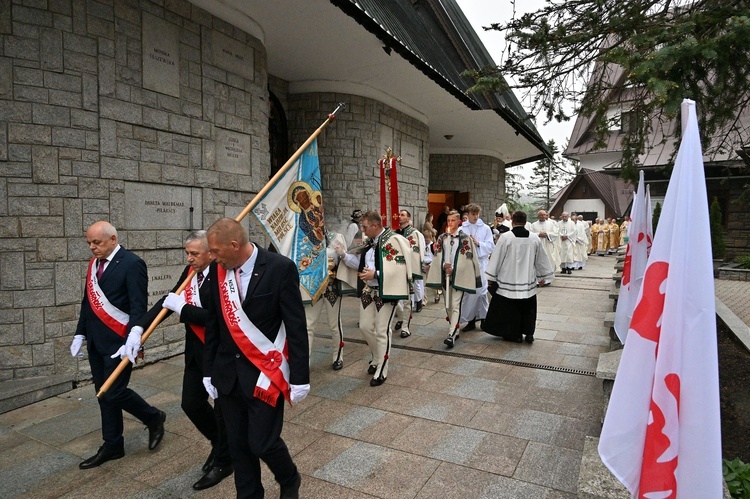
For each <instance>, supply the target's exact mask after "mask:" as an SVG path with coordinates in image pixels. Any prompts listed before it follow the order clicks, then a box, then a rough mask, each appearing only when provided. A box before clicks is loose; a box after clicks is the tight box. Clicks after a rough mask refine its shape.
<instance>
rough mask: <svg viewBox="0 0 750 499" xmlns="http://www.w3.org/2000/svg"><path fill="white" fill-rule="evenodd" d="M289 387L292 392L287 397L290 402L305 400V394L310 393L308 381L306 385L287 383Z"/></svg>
mask: <svg viewBox="0 0 750 499" xmlns="http://www.w3.org/2000/svg"><path fill="white" fill-rule="evenodd" d="M289 388H291V390H292V393H291V394H290V396H289V398H290V399H291V400H292V404H296V403H297V402H302V401H303V400H305V397H307V394H308V393H310V384H309V383H308V384H306V385H289Z"/></svg>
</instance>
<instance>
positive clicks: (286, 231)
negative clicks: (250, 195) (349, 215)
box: [252, 139, 328, 301]
mask: <svg viewBox="0 0 750 499" xmlns="http://www.w3.org/2000/svg"><path fill="white" fill-rule="evenodd" d="M320 189H321V182H320V166H319V164H318V141H317V139H316V140H314V141H313V142H312V143H311V144H310V145H309V146H308V147H307V148H306V149H305V150H304V151H303V152H302V154H301V155H300V156H299V158H297V160H296V161H295V163H294V164H293V165H292V166H291V168H289V170H287V172H286V173H285V174H284V175H283V176H282V177H280V178H279V179H278V180H277V181H276V182H275V183H274V184H273V185H271V186H270V188H269V189H268V191H267V192H266V194H265V195H263V197H262V198H261V199H260V200H259V201H258V204H257V205H256V206H255V208H253V211H252V214H253V216H254V217H255V219H256V220H257V221H258V223H259V224H260V226H261V227H262V228H263V230H264V231H265V233H266V234H267V235H268V237H269V238H270V239H271V242H272V243H273V245H274V246H275V247H276V250H277V251H278V252H279V254H281V255H284V256H286V257H288V258H290V259H291V260H292V261H293V262H294V263H295V264H296V265H297V270H298V271H299V278H300V284H301V286H302V288H303V289H304V290H305V291H307V292H308V294H309V295H310V297H311V298H312V300H313V301H316V300H317V299H318V298H319V297H320V296H321V295H322V294H323V292H324V291H325V285H326V281H327V278H328V259H327V256H326V246H327V243H326V237H325V234H326V231H325V218H324V216H323V195H322V194H321V192H320Z"/></svg>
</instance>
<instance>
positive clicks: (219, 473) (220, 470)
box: [193, 466, 234, 490]
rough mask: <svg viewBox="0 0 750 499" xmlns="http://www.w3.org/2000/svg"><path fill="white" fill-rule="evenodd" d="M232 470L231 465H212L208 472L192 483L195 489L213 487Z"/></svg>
mask: <svg viewBox="0 0 750 499" xmlns="http://www.w3.org/2000/svg"><path fill="white" fill-rule="evenodd" d="M233 472H234V469H232V467H231V466H214V467H213V468H211V469H210V470H208V473H206V474H205V475H203V477H202V478H201V479H200V480H198V481H197V482H195V483H194V484H193V488H194V489H195V490H203V489H208V488H210V487H213V486H214V485H216V484H218V483H219V482H221V481H222V480H224V479H225V478H226V477H228V476H229V475H231V474H232V473H233Z"/></svg>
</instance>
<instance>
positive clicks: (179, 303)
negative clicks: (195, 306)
mask: <svg viewBox="0 0 750 499" xmlns="http://www.w3.org/2000/svg"><path fill="white" fill-rule="evenodd" d="M162 306H163V307H164V308H168V309H169V310H171V311H172V312H175V313H177V315H180V312H182V307H184V306H185V298H183V297H182V296H180V295H176V294H174V293H169V294H168V295H167V297H166V298H164V303H162Z"/></svg>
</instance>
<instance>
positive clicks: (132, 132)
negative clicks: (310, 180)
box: [0, 0, 504, 381]
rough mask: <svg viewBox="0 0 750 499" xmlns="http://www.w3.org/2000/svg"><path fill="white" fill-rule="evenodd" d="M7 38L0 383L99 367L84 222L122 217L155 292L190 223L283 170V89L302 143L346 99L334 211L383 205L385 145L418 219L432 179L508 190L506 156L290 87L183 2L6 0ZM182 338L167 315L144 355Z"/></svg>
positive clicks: (237, 205) (123, 235)
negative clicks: (447, 141) (80, 354)
mask: <svg viewBox="0 0 750 499" xmlns="http://www.w3.org/2000/svg"><path fill="white" fill-rule="evenodd" d="M0 40H1V41H2V43H0V117H1V119H0V381H7V380H12V379H20V378H28V377H34V376H51V375H57V376H61V375H62V376H68V377H69V378H70V379H75V378H86V377H88V372H87V370H88V362H87V361H78V360H76V359H72V358H71V356H70V353H69V345H70V341H71V338H72V336H73V334H74V332H75V329H76V324H77V318H78V311H79V307H80V300H81V297H82V294H83V290H84V278H85V275H86V266H87V262H88V261H89V258H90V256H91V255H90V252H89V250H88V248H87V245H86V244H85V240H84V232H85V230H86V228H87V227H88V226H89V225H90V224H91V223H93V222H94V221H97V220H109V221H110V222H111V223H112V224H113V225H115V226H116V227H117V228H118V230H119V236H120V241H121V243H122V244H123V246H125V247H126V248H128V249H130V250H133V251H134V252H135V253H136V254H138V255H139V256H141V257H142V258H143V259H144V260H145V261H146V263H147V265H148V267H149V280H150V281H149V294H150V296H149V301H150V303H153V302H154V301H156V300H157V299H158V297H159V296H161V295H162V294H164V293H165V292H166V291H168V290H169V289H170V288H171V287H172V286H173V285H174V284H175V281H176V279H177V277H178V276H179V274H180V271H181V269H182V268H183V265H184V252H183V248H182V246H183V242H184V239H185V237H186V236H187V235H188V233H189V231H190V230H191V229H198V228H205V227H206V226H208V225H210V224H211V223H212V222H213V221H215V220H216V219H218V218H220V217H223V216H230V217H234V216H236V215H237V214H238V213H239V212H240V211H241V209H242V208H244V207H245V206H246V205H247V203H248V202H249V201H250V200H251V199H252V197H253V195H254V194H255V193H257V192H258V191H259V190H260V189H261V188H262V187H263V186H264V185H265V183H266V182H267V180H268V179H269V177H270V176H271V172H272V168H271V165H272V162H273V159H272V154H271V151H270V146H269V139H270V138H271V137H270V132H269V120H270V119H271V116H270V114H271V113H270V111H269V107H270V106H269V102H270V100H271V98H272V97H273V98H274V99H276V100H275V102H278V103H280V106H281V107H282V110H281V111H282V114H283V115H284V118H285V124H286V126H287V130H286V131H284V132H283V133H286V134H288V141H289V146H288V152H289V153H290V154H291V153H292V152H293V151H294V150H296V148H297V147H298V146H299V145H300V144H301V143H302V142H304V140H305V139H306V138H307V137H308V136H309V135H310V134H311V133H312V132H313V131H314V130H315V129H316V128H317V127H318V126H320V124H321V123H322V122H323V121H324V120H325V118H326V117H327V114H328V113H330V112H331V111H333V109H334V108H335V107H336V105H337V103H338V102H345V103H346V104H347V108H346V110H345V111H344V112H342V113H341V114H340V115H339V116H338V117H337V119H336V120H335V121H334V123H332V124H331V125H329V126H328V127H327V128H326V129H325V130H324V132H323V133H321V135H320V136H319V138H318V144H319V156H320V165H321V173H322V177H323V193H324V196H325V199H326V216H327V220H328V222H329V224H330V225H332V226H334V227H339V228H343V226H344V225H345V224H346V222H347V221H348V216H349V213H350V212H351V211H352V210H353V209H355V208H356V209H364V208H377V205H376V203H378V189H379V181H378V167H377V160H378V158H379V157H380V156H381V155H382V154H383V152H384V148H385V146H391V147H392V148H393V150H394V152H395V153H396V154H398V155H401V156H402V165H401V168H400V170H399V179H400V192H401V196H400V197H401V199H402V200H404V201H403V203H404V204H403V206H404V207H406V208H409V209H411V210H412V211H413V213H414V216H415V220H421V218H422V217H423V216H424V213H425V211H426V206H427V197H428V188H430V189H451V190H461V191H471V192H472V200H474V201H476V202H478V203H479V204H481V205H482V206H483V207H484V208H485V210H486V211H490V210H493V209H494V207H495V206H496V202H497V200H498V199H500V197H501V191H502V190H503V186H504V183H503V178H502V176H503V168H504V165H503V164H502V162H500V161H499V160H496V159H494V158H490V157H485V156H455V157H452V156H450V155H438V156H432V157H431V156H430V153H429V145H428V138H429V134H430V130H429V127H428V125H427V124H425V123H422V122H420V121H419V120H417V119H415V118H413V117H411V116H408V115H406V114H404V113H402V112H400V111H397V110H396V109H393V108H391V107H389V106H388V105H386V104H384V103H382V102H379V101H377V100H374V99H371V98H366V97H361V96H356V95H350V94H339V93H335V92H331V93H301V94H289V92H288V87H289V85H288V83H287V82H285V81H284V80H282V79H279V78H276V77H274V76H273V75H269V74H268V70H267V59H266V52H265V48H264V46H263V45H262V43H261V42H260V41H259V40H257V39H256V38H254V37H252V36H250V35H248V34H247V33H245V32H243V31H242V30H240V29H239V28H236V27H235V26H233V25H231V24H229V23H227V22H225V21H223V20H221V19H219V18H217V17H214V16H212V15H211V14H209V13H207V12H205V11H203V10H201V9H200V8H198V7H196V6H195V5H192V4H191V3H189V2H187V1H184V0H168V1H160V0H155V1H150V0H140V1H138V0H118V1H115V2H104V1H102V2H100V1H96V0H88V1H84V0H57V1H49V2H36V3H35V2H21V1H15V0H14V1H10V0H0ZM227 53H230V54H231V57H229V58H227V57H226V54H227ZM238 61H241V63H238ZM488 180H491V182H488ZM245 223H246V226H247V227H248V228H249V229H250V231H251V237H253V238H254V239H255V240H256V241H258V242H259V243H260V244H267V242H266V241H265V240H264V239H263V236H262V235H261V232H260V230H258V229H257V228H256V227H255V224H254V223H252V222H250V221H246V222H245ZM183 336H184V329H183V327H182V326H181V325H179V324H177V323H176V322H175V320H174V318H171V319H169V320H168V321H167V322H165V323H164V324H162V325H161V326H159V327H158V328H157V329H156V331H155V332H154V334H152V335H151V337H150V339H149V341H148V343H147V352H146V356H147V360H156V359H159V358H164V357H167V356H171V355H174V354H177V353H180V352H181V351H182V348H183Z"/></svg>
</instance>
